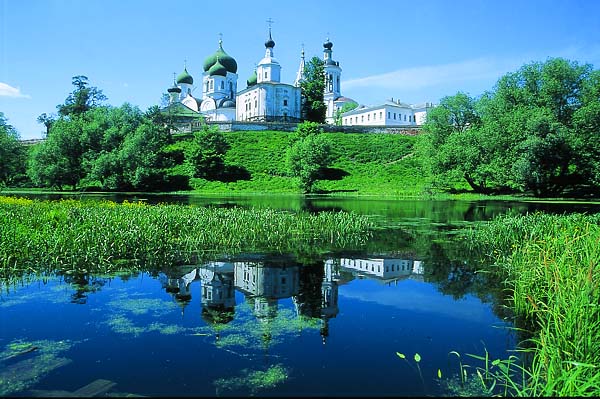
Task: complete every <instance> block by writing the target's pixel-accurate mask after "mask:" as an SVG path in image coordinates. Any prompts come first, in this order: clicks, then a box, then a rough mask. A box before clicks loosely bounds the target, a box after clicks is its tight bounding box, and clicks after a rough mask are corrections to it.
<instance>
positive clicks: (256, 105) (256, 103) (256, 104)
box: [254, 100, 258, 108]
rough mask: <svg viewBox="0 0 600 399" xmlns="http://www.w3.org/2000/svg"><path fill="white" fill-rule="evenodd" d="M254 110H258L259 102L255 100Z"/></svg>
mask: <svg viewBox="0 0 600 399" xmlns="http://www.w3.org/2000/svg"><path fill="white" fill-rule="evenodd" d="M254 108H258V100H254Z"/></svg>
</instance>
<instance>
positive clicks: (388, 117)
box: [388, 111, 396, 119]
mask: <svg viewBox="0 0 600 399" xmlns="http://www.w3.org/2000/svg"><path fill="white" fill-rule="evenodd" d="M388 119H390V111H388ZM394 119H396V114H394Z"/></svg>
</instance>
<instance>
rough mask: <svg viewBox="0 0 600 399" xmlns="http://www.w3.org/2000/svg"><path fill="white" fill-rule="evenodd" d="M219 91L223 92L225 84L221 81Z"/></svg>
mask: <svg viewBox="0 0 600 399" xmlns="http://www.w3.org/2000/svg"><path fill="white" fill-rule="evenodd" d="M221 90H225V82H223V81H221Z"/></svg>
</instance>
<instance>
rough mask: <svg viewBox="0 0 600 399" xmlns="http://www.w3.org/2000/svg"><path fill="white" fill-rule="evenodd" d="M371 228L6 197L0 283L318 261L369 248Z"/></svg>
mask: <svg viewBox="0 0 600 399" xmlns="http://www.w3.org/2000/svg"><path fill="white" fill-rule="evenodd" d="M371 228H372V225H371V222H370V221H369V220H368V219H367V218H366V217H363V216H359V215H356V214H352V213H347V212H322V213H319V214H309V213H291V212H283V211H276V210H273V209H244V208H205V207H193V206H183V205H144V204H143V203H128V202H125V203H123V204H116V203H114V202H110V201H103V202H99V201H75V200H61V201H33V200H27V199H21V198H13V197H0V277H8V276H10V275H11V274H15V273H22V272H24V271H31V272H39V271H40V270H53V269H56V268H58V269H63V270H64V269H72V270H87V271H101V272H107V271H111V270H114V269H116V268H119V266H120V265H125V264H127V265H128V266H130V265H132V264H136V265H139V266H144V265H145V266H163V265H164V266H168V265H170V264H174V263H183V262H192V261H194V260H195V259H198V257H202V256H205V255H206V254H210V253H225V254H235V253H238V252H242V251H269V252H297V251H299V250H300V251H302V250H304V251H306V252H309V253H310V252H312V253H318V251H326V250H331V249H336V248H343V247H344V246H346V245H353V246H354V245H362V244H363V243H364V242H366V240H367V238H368V237H369V235H370V230H371Z"/></svg>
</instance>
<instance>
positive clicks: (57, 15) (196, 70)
mask: <svg viewBox="0 0 600 399" xmlns="http://www.w3.org/2000/svg"><path fill="white" fill-rule="evenodd" d="M599 15H600V0H569V1H567V0H562V1H559V0H518V1H515V0H503V1H493V0H427V1H425V2H421V1H414V0H413V1H404V0H387V1H378V0H373V1H364V0H363V1H355V0H344V1H338V0H336V1H328V2H323V1H322V0H303V1H270V0H263V1H260V2H256V1H233V0H230V1H228V2H226V1H220V2H208V1H190V0H188V1H165V0H163V1H155V0H144V1H141V0H0V111H1V112H4V114H5V116H6V117H7V118H8V120H9V123H10V124H12V125H13V126H15V127H16V128H17V130H18V131H19V133H20V135H21V138H23V139H29V138H39V137H42V132H43V130H44V128H43V126H42V125H40V124H38V123H37V122H36V118H37V116H38V115H40V114H41V113H44V112H45V113H54V112H56V105H57V104H61V103H63V102H64V100H65V98H66V97H67V95H68V94H69V92H71V90H72V88H73V87H72V85H71V78H72V77H73V76H75V75H85V76H87V77H88V78H89V82H90V84H91V85H93V86H96V87H98V88H100V89H102V90H103V92H104V94H105V95H106V96H107V97H108V101H107V103H108V104H111V105H115V106H119V105H122V104H123V103H124V102H129V103H131V104H133V105H136V106H138V107H139V108H140V109H142V110H146V109H147V108H148V107H150V106H152V105H155V104H158V103H159V102H160V98H161V95H162V93H164V92H165V91H166V89H167V88H168V87H169V86H170V85H171V84H172V82H173V72H176V73H179V72H181V71H182V70H183V65H184V60H187V69H188V71H189V72H190V74H191V75H192V76H193V77H194V79H195V82H196V83H197V82H199V81H201V77H202V62H203V60H204V59H205V58H206V57H207V56H209V55H211V54H212V53H213V52H214V51H215V50H216V49H217V47H218V40H219V33H221V34H222V35H223V36H222V37H223V48H224V49H225V51H226V52H227V53H228V54H229V55H231V56H232V57H234V58H235V59H236V61H237V63H238V76H239V78H238V89H240V90H241V89H243V88H245V87H246V84H245V81H246V79H248V77H249V76H250V75H251V74H252V72H253V69H254V66H255V64H256V63H257V62H258V61H259V60H260V59H261V58H262V57H263V56H264V51H265V48H264V41H265V39H266V37H267V35H268V24H267V22H266V21H267V19H269V18H272V20H273V21H274V22H273V24H272V34H273V39H274V40H275V43H276V45H275V48H274V53H275V54H274V55H275V57H276V58H277V59H278V60H279V62H280V64H281V65H282V81H283V82H286V83H292V82H293V80H294V78H295V74H296V71H297V69H298V64H299V61H300V50H301V47H302V45H303V44H304V48H305V52H306V57H307V58H310V57H312V56H319V57H321V56H322V53H323V46H322V45H323V42H324V41H325V39H326V38H327V37H329V39H330V40H331V41H332V42H333V58H334V59H335V60H336V61H339V62H340V66H341V68H342V95H345V96H347V97H351V98H353V99H355V100H356V101H357V102H359V103H361V104H366V105H375V104H377V103H381V102H383V101H385V100H386V99H388V98H390V97H393V98H394V99H400V100H401V101H403V102H408V103H421V102H426V101H427V102H438V101H439V99H440V98H442V97H443V96H446V95H453V94H455V93H456V92H457V91H463V92H467V93H469V94H471V95H473V96H477V95H480V94H481V93H483V92H484V91H485V90H489V89H491V88H492V87H493V85H494V83H495V82H496V81H497V79H498V78H499V77H500V76H502V75H503V74H505V73H506V72H510V71H514V70H516V69H518V68H519V67H520V66H521V65H523V64H525V63H528V62H532V61H544V60H546V59H547V58H548V57H564V58H567V59H570V60H573V61H577V62H579V63H590V64H592V65H593V66H594V68H595V69H598V67H599V66H600V40H599V39H600V19H599V18H600V17H599ZM195 94H196V96H200V89H199V88H198V89H197V91H196V92H195Z"/></svg>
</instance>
